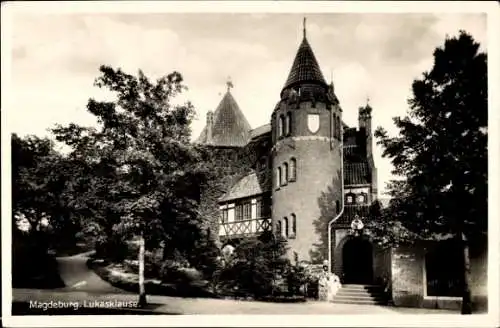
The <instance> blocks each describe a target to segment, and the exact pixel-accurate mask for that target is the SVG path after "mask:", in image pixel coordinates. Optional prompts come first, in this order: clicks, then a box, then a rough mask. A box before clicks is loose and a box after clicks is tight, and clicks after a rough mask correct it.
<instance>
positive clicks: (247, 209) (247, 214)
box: [243, 201, 252, 220]
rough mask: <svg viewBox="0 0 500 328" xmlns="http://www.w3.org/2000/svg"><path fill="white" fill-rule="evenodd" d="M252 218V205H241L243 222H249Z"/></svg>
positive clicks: (247, 203) (249, 203) (248, 203)
mask: <svg viewBox="0 0 500 328" xmlns="http://www.w3.org/2000/svg"><path fill="white" fill-rule="evenodd" d="M251 218H252V203H251V202H249V201H247V202H245V203H244V204H243V220H250V219H251Z"/></svg>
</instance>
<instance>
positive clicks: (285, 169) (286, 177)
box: [283, 163, 288, 185]
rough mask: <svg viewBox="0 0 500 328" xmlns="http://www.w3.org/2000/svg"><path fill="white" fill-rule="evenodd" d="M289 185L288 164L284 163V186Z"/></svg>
mask: <svg viewBox="0 0 500 328" xmlns="http://www.w3.org/2000/svg"><path fill="white" fill-rule="evenodd" d="M287 183H288V163H283V184H284V185H286V184H287Z"/></svg>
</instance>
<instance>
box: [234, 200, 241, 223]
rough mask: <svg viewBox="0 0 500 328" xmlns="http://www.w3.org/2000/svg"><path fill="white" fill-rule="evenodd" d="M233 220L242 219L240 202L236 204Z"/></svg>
mask: <svg viewBox="0 0 500 328" xmlns="http://www.w3.org/2000/svg"><path fill="white" fill-rule="evenodd" d="M234 220H235V221H241V220H243V205H242V204H238V205H236V209H235V217H234Z"/></svg>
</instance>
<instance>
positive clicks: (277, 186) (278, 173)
mask: <svg viewBox="0 0 500 328" xmlns="http://www.w3.org/2000/svg"><path fill="white" fill-rule="evenodd" d="M280 186H281V167H278V168H277V169H276V188H279V187H280Z"/></svg>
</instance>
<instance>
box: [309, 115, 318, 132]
mask: <svg viewBox="0 0 500 328" xmlns="http://www.w3.org/2000/svg"><path fill="white" fill-rule="evenodd" d="M307 127H308V128H309V131H311V133H316V132H318V130H319V114H308V115H307Z"/></svg>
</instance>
